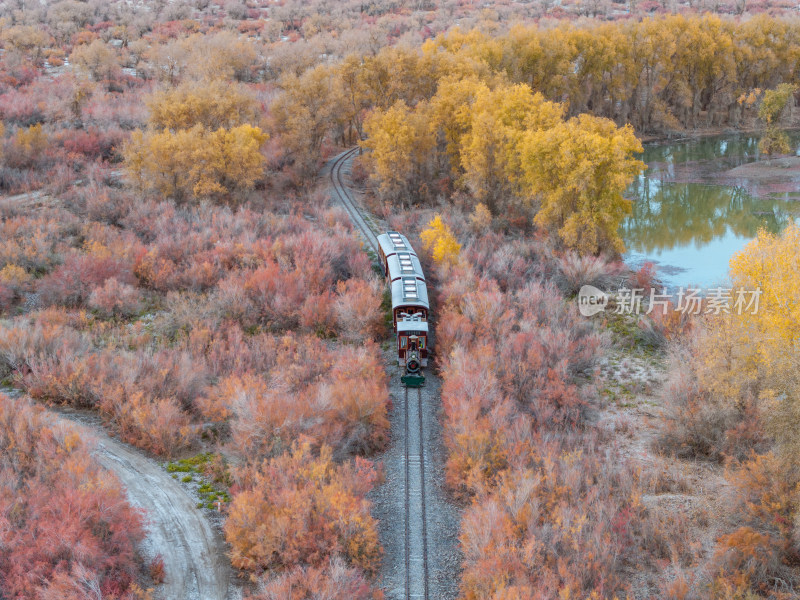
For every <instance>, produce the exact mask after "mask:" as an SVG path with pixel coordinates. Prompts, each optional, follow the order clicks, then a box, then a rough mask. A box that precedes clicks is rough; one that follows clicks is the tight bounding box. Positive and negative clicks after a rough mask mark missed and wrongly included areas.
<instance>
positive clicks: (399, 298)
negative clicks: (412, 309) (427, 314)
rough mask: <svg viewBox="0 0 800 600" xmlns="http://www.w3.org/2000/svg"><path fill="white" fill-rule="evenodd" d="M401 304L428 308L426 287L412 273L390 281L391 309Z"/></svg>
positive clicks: (401, 305)
mask: <svg viewBox="0 0 800 600" xmlns="http://www.w3.org/2000/svg"><path fill="white" fill-rule="evenodd" d="M403 306H419V307H421V308H425V309H429V308H430V304H429V303H428V287H427V286H426V285H425V282H424V281H420V280H419V279H417V278H416V277H414V276H413V275H411V276H406V277H401V278H400V279H396V280H395V281H393V282H392V310H394V309H396V308H400V307H403Z"/></svg>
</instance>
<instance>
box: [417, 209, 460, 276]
mask: <svg viewBox="0 0 800 600" xmlns="http://www.w3.org/2000/svg"><path fill="white" fill-rule="evenodd" d="M420 238H422V246H423V247H424V248H425V250H427V251H428V252H430V253H431V255H432V256H433V260H434V261H435V262H436V263H437V264H440V265H442V264H450V265H452V264H455V263H456V262H458V255H459V253H460V252H461V244H459V243H458V240H456V236H455V235H453V232H452V230H451V229H450V227H448V226H447V224H446V223H445V222H444V221H442V217H440V216H439V215H436V216H435V217H434V218H433V220H432V221H431V222H430V223H428V226H427V227H426V228H425V229H424V230H423V231H422V233H421V234H420Z"/></svg>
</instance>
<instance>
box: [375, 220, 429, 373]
mask: <svg viewBox="0 0 800 600" xmlns="http://www.w3.org/2000/svg"><path fill="white" fill-rule="evenodd" d="M378 248H379V254H380V261H381V268H382V269H383V273H384V275H385V276H386V281H387V283H388V285H389V287H390V290H391V294H392V327H393V329H394V332H395V334H396V335H397V362H398V365H399V366H400V368H401V369H403V371H404V375H403V376H402V377H401V379H402V381H403V383H405V384H406V385H407V386H409V387H418V386H420V385H422V384H424V383H425V376H424V375H423V374H422V369H423V368H424V367H427V366H428V350H429V344H428V316H429V312H430V303H429V301H428V287H427V285H426V284H425V274H424V273H423V272H422V265H421V264H420V262H419V258H418V257H417V254H416V252H414V248H412V247H411V244H410V243H409V241H408V238H407V237H406V236H404V235H403V234H401V233H398V232H397V231H387V232H386V233H383V234H381V235H379V236H378Z"/></svg>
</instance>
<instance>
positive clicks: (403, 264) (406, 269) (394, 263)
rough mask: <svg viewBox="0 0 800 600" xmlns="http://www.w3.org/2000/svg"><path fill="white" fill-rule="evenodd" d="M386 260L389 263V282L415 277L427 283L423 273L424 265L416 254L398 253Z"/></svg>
mask: <svg viewBox="0 0 800 600" xmlns="http://www.w3.org/2000/svg"><path fill="white" fill-rule="evenodd" d="M386 260H387V262H388V263H389V281H394V280H395V279H397V278H399V277H404V276H414V277H417V278H418V279H422V281H425V274H424V273H423V272H422V265H421V264H420V262H419V258H417V255H416V254H412V253H411V252H405V251H404V252H397V253H396V254H392V255H391V256H389V258H387V259H386Z"/></svg>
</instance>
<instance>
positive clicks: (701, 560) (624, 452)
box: [596, 348, 730, 599]
mask: <svg viewBox="0 0 800 600" xmlns="http://www.w3.org/2000/svg"><path fill="white" fill-rule="evenodd" d="M666 362H667V360H666V357H665V356H664V355H663V353H658V352H656V353H649V352H648V353H643V352H641V351H639V350H638V349H633V350H631V349H620V348H612V349H611V350H610V351H609V352H608V353H607V354H606V356H605V357H604V358H603V359H602V360H601V361H600V364H599V368H600V376H599V377H598V378H597V379H596V384H597V387H598V391H599V392H600V396H601V398H602V399H603V400H604V402H602V409H601V410H600V412H599V414H598V420H597V424H596V425H597V427H598V428H600V430H601V431H604V432H606V433H607V434H608V435H609V437H610V438H611V439H613V440H614V444H615V445H616V447H617V448H618V450H619V452H620V454H621V456H623V457H624V458H626V459H627V460H630V461H631V462H632V463H633V464H634V465H635V466H636V467H637V468H638V469H639V471H640V474H641V480H642V484H643V485H642V487H643V495H642V497H641V503H642V504H643V505H644V507H645V508H646V509H647V510H648V512H649V513H650V515H651V516H652V517H653V518H654V519H655V521H656V522H657V523H659V524H660V530H661V531H662V533H665V534H667V535H666V538H667V539H669V540H670V542H669V546H668V548H667V554H668V555H669V559H667V560H666V563H667V564H657V565H653V569H652V570H650V571H637V572H632V573H630V575H629V576H630V580H629V581H630V584H631V591H632V594H633V597H634V598H642V599H644V598H656V597H663V593H664V590H663V589H661V588H659V586H658V583H657V582H658V580H659V579H660V580H661V581H663V580H664V572H665V571H666V572H669V573H671V576H672V577H673V578H677V577H679V576H680V577H684V578H685V579H686V580H687V582H688V583H692V582H694V583H695V584H701V585H702V584H703V583H706V582H709V581H710V576H711V575H712V574H711V573H708V572H706V571H705V569H704V568H703V565H708V564H709V562H710V561H709V558H711V555H712V554H713V552H714V547H715V543H716V539H717V537H719V535H720V534H721V532H722V529H723V528H724V526H725V523H726V515H727V514H729V510H728V508H727V503H728V502H729V498H730V495H729V494H728V493H726V491H727V489H728V486H729V484H728V482H727V480H726V479H725V469H724V467H723V466H722V465H720V464H717V463H711V462H707V461H700V460H683V459H680V458H676V457H671V456H663V455H662V454H661V453H660V452H659V451H658V448H657V444H656V441H657V439H658V436H659V431H660V430H661V429H662V427H663V416H662V414H661V413H662V407H661V405H662V398H663V393H664V391H663V387H664V384H665V383H666V382H667V379H668V377H669V375H668V372H667V365H666Z"/></svg>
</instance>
